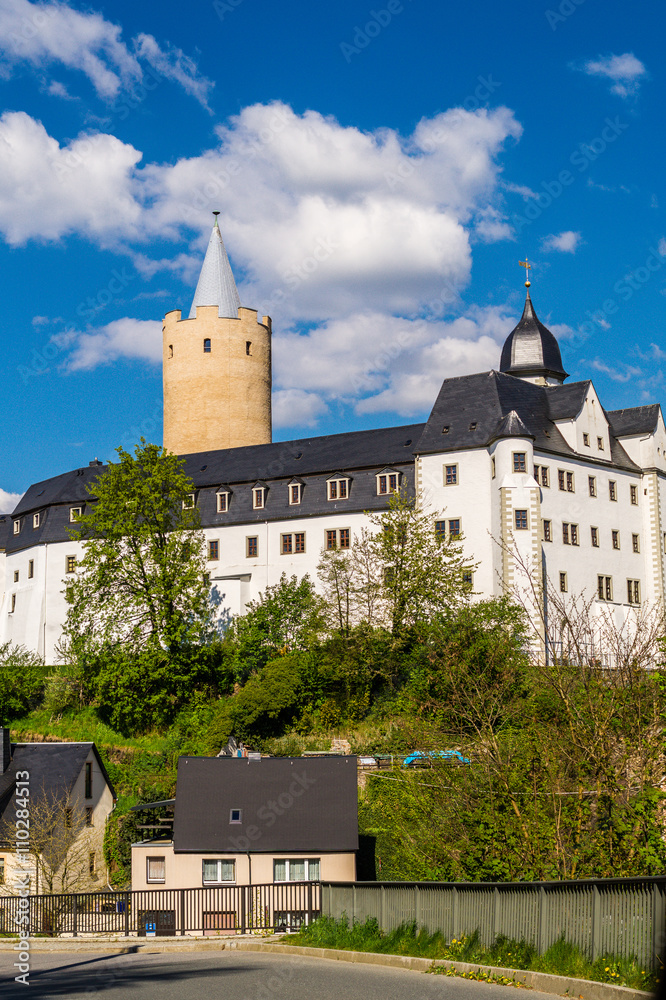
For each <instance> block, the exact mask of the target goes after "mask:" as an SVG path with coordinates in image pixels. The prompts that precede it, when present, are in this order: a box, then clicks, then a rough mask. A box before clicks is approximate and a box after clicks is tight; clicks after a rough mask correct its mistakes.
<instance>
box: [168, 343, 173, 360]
mask: <svg viewBox="0 0 666 1000" xmlns="http://www.w3.org/2000/svg"><path fill="white" fill-rule="evenodd" d="M169 357H170V358H172V357H173V344H169Z"/></svg>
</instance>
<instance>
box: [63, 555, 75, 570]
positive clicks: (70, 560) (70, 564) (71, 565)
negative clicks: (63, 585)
mask: <svg viewBox="0 0 666 1000" xmlns="http://www.w3.org/2000/svg"><path fill="white" fill-rule="evenodd" d="M65 573H76V556H65Z"/></svg>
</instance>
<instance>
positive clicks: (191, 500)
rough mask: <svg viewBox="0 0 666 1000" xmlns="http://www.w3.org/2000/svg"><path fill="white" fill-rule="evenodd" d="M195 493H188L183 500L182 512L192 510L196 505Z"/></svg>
mask: <svg viewBox="0 0 666 1000" xmlns="http://www.w3.org/2000/svg"><path fill="white" fill-rule="evenodd" d="M196 500H197V495H196V493H188V494H187V495H186V496H185V499H184V500H183V510H193V509H194V507H195V505H196Z"/></svg>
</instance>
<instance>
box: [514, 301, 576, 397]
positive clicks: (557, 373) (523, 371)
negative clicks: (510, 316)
mask: <svg viewBox="0 0 666 1000" xmlns="http://www.w3.org/2000/svg"><path fill="white" fill-rule="evenodd" d="M500 371H501V372H506V373H507V374H509V375H544V376H551V377H553V378H559V379H565V378H566V377H567V373H566V372H565V370H564V367H563V366H562V356H561V354H560V348H559V344H558V343H557V340H556V339H555V337H554V336H553V334H552V333H551V332H550V330H549V329H548V328H547V327H545V326H544V325H543V323H541V322H540V320H539V318H538V316H537V314H536V313H535V311H534V306H533V305H532V300H531V298H530V293H529V291H528V292H527V297H526V299H525V308H524V309H523V315H522V316H521V318H520V322H519V323H518V325H517V326H516V327H515V328H514V329H513V330H512V331H511V333H510V334H509V336H508V337H507V338H506V340H505V341H504V347H503V348H502V356H501V359H500Z"/></svg>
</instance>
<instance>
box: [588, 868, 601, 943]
mask: <svg viewBox="0 0 666 1000" xmlns="http://www.w3.org/2000/svg"><path fill="white" fill-rule="evenodd" d="M591 930H592V941H591V942H590V960H591V961H592V962H596V960H597V959H598V957H599V949H600V946H601V895H600V893H599V889H598V888H597V886H596V885H593V886H592V928H591Z"/></svg>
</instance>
